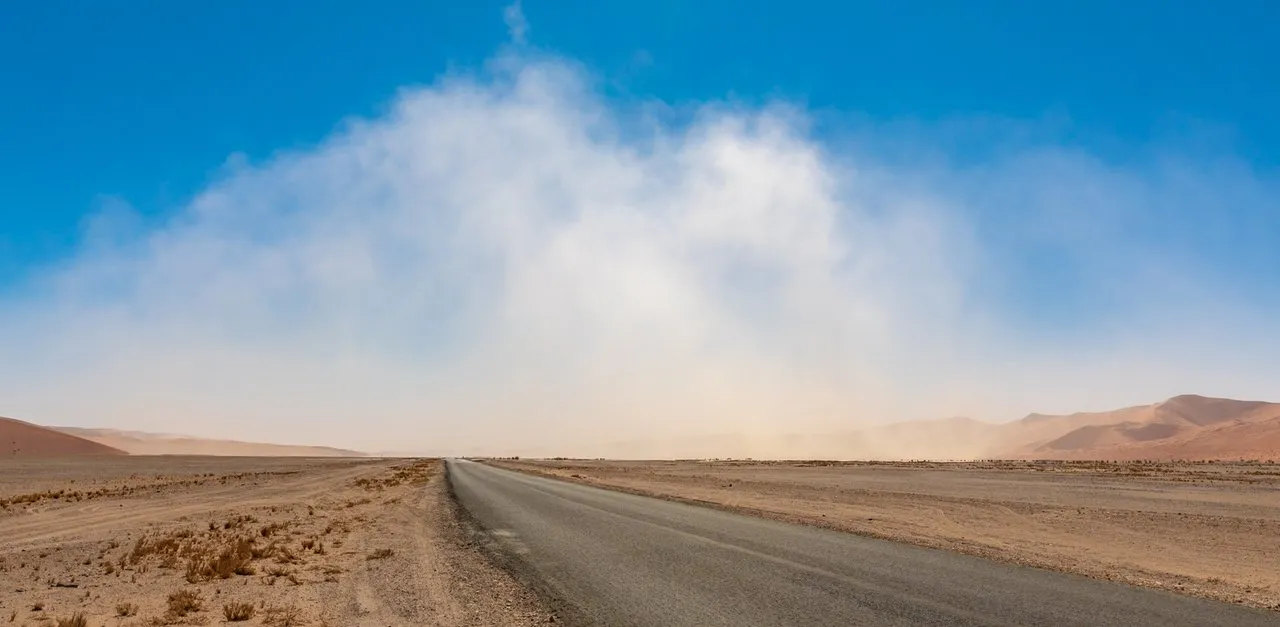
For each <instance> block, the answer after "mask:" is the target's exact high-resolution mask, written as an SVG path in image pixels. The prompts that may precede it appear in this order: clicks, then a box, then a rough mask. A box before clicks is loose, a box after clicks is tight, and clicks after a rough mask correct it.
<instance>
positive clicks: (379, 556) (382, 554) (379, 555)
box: [365, 549, 396, 560]
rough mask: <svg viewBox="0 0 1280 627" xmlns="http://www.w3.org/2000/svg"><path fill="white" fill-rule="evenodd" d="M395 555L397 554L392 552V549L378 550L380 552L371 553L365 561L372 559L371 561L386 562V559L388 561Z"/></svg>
mask: <svg viewBox="0 0 1280 627" xmlns="http://www.w3.org/2000/svg"><path fill="white" fill-rule="evenodd" d="M395 554H396V552H395V551H392V550H391V549H378V550H376V551H374V552H372V553H370V554H369V556H368V557H367V558H365V559H370V560H384V559H387V558H388V557H391V556H392V555H395Z"/></svg>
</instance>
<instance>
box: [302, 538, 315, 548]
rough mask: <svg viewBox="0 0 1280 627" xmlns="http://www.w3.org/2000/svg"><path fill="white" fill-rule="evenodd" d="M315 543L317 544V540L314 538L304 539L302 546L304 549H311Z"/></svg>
mask: <svg viewBox="0 0 1280 627" xmlns="http://www.w3.org/2000/svg"><path fill="white" fill-rule="evenodd" d="M315 545H316V541H315V540H314V539H312V540H303V541H302V548H303V549H311V548H312V547H314V546H315Z"/></svg>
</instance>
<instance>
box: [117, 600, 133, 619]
mask: <svg viewBox="0 0 1280 627" xmlns="http://www.w3.org/2000/svg"><path fill="white" fill-rule="evenodd" d="M137 613H138V604H137V603H127V602H126V603H117V604H116V616H120V617H122V618H128V617H130V616H135V615H137Z"/></svg>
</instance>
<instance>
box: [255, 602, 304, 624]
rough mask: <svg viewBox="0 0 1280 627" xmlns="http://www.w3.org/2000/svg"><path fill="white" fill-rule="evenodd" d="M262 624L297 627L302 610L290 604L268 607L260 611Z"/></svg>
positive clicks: (300, 619)
mask: <svg viewBox="0 0 1280 627" xmlns="http://www.w3.org/2000/svg"><path fill="white" fill-rule="evenodd" d="M262 624H263V625H268V626H269V627H297V626H298V625H301V624H302V610H300V609H298V608H297V607H295V606H292V605H290V606H288V607H278V606H273V607H269V608H267V609H265V610H263V611H262Z"/></svg>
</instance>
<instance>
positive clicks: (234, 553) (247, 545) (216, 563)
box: [186, 538, 254, 583]
mask: <svg viewBox="0 0 1280 627" xmlns="http://www.w3.org/2000/svg"><path fill="white" fill-rule="evenodd" d="M253 556H254V550H253V540H252V539H251V538H237V539H234V540H231V541H230V543H229V544H228V545H227V546H226V547H225V548H223V549H222V551H221V552H219V553H218V554H217V556H213V557H210V555H209V551H208V550H204V551H200V552H196V553H195V554H194V555H193V556H192V557H191V558H190V560H189V561H188V562H187V573H186V579H187V582H188V583H198V582H201V581H210V580H212V579H230V578H231V576H232V575H252V574H253V573H254V569H253V566H252V565H251V564H250V562H251V561H252V560H253Z"/></svg>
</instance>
